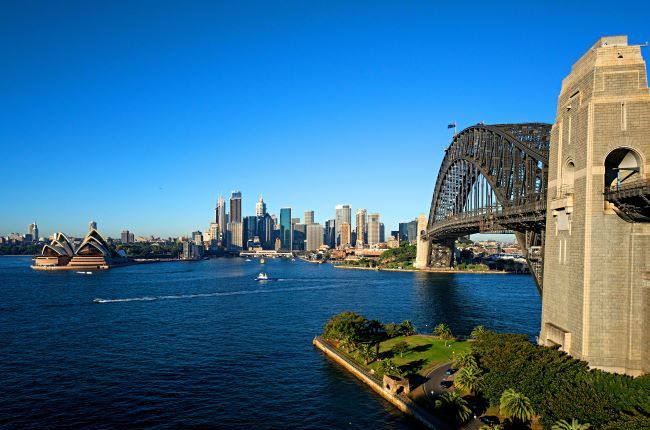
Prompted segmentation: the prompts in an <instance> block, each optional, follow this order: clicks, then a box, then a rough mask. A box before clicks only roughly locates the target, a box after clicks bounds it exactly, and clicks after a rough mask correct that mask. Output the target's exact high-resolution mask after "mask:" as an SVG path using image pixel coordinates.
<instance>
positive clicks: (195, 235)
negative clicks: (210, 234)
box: [192, 230, 203, 245]
mask: <svg viewBox="0 0 650 430" xmlns="http://www.w3.org/2000/svg"><path fill="white" fill-rule="evenodd" d="M192 241H194V244H195V245H203V233H201V232H200V231H198V230H197V231H194V232H192Z"/></svg>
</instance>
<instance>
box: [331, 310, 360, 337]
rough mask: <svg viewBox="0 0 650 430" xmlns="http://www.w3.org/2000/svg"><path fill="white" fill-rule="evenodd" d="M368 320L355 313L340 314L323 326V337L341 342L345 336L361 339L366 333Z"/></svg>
mask: <svg viewBox="0 0 650 430" xmlns="http://www.w3.org/2000/svg"><path fill="white" fill-rule="evenodd" d="M367 326H368V320H367V319H366V318H364V317H363V316H361V315H359V314H357V313H356V312H349V311H347V312H341V313H340V314H337V315H334V316H333V317H332V318H330V319H329V321H327V324H325V329H324V330H323V337H325V339H333V340H338V341H342V340H343V338H345V337H346V336H353V337H354V338H355V339H361V338H362V337H363V336H364V335H366V333H367V331H368V330H367Z"/></svg>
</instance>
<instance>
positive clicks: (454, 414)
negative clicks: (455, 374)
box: [436, 391, 472, 423]
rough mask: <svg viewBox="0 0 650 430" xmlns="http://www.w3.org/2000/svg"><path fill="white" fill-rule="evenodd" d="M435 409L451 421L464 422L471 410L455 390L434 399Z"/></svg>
mask: <svg viewBox="0 0 650 430" xmlns="http://www.w3.org/2000/svg"><path fill="white" fill-rule="evenodd" d="M436 409H438V410H439V411H440V412H441V414H442V415H444V416H446V417H447V419H449V420H450V421H452V422H456V423H464V422H465V421H467V419H468V418H469V417H470V415H471V414H472V411H471V410H470V408H469V405H468V404H467V401H466V400H465V399H463V397H462V396H461V395H460V394H459V393H457V392H455V391H451V392H447V393H444V394H443V395H442V396H440V399H438V400H436Z"/></svg>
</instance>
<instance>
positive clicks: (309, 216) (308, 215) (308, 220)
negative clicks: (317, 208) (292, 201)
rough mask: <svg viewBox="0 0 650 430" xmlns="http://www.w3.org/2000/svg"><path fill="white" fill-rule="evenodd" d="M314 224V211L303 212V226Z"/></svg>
mask: <svg viewBox="0 0 650 430" xmlns="http://www.w3.org/2000/svg"><path fill="white" fill-rule="evenodd" d="M313 223H314V211H305V224H307V225H309V224H313Z"/></svg>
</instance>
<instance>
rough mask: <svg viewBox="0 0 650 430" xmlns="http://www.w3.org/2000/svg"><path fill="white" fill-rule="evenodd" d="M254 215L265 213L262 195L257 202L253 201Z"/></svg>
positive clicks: (261, 215) (259, 215)
mask: <svg viewBox="0 0 650 430" xmlns="http://www.w3.org/2000/svg"><path fill="white" fill-rule="evenodd" d="M255 215H256V216H258V217H263V216H264V215H266V203H264V199H263V198H262V196H260V199H259V200H258V202H257V203H255Z"/></svg>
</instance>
